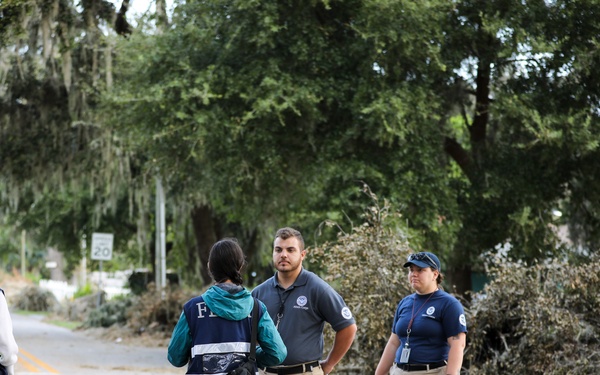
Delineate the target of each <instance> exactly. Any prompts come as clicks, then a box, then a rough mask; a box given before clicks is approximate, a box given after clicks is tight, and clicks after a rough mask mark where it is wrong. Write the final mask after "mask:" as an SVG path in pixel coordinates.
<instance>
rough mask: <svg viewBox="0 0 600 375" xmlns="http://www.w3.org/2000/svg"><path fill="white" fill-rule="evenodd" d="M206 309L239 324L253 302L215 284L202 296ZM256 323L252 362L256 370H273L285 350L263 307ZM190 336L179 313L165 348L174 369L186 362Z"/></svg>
mask: <svg viewBox="0 0 600 375" xmlns="http://www.w3.org/2000/svg"><path fill="white" fill-rule="evenodd" d="M202 297H203V299H204V302H205V303H206V306H207V307H208V308H209V309H210V310H211V311H212V312H213V313H214V314H216V315H218V316H220V317H222V318H225V319H227V320H242V319H244V318H247V317H248V316H249V315H250V314H251V313H252V307H253V306H254V299H253V298H252V295H251V294H250V292H249V291H248V290H246V289H245V288H243V287H241V286H237V285H235V284H218V285H213V286H212V287H210V288H209V289H208V290H207V291H206V292H205V293H204V294H203V295H202ZM260 307H261V309H262V311H263V314H262V317H261V318H260V320H259V322H258V338H257V341H258V344H259V346H258V347H257V348H256V360H257V363H258V367H261V368H262V367H270V366H276V365H278V364H280V363H282V362H283V360H284V359H285V357H286V356H287V349H286V347H285V344H284V343H283V340H282V339H281V336H280V335H279V332H277V328H275V324H274V323H273V320H272V319H271V317H270V315H269V313H268V312H267V309H266V307H265V305H264V304H263V303H262V302H261V303H260ZM191 348H192V335H191V332H190V328H189V325H188V322H187V319H186V316H185V313H183V312H182V313H181V315H180V317H179V321H178V322H177V325H176V326H175V328H174V330H173V335H172V336H171V341H170V343H169V347H168V355H167V359H168V360H169V362H170V363H171V364H172V365H173V366H176V367H182V366H184V365H186V364H188V362H189V361H190V356H191Z"/></svg>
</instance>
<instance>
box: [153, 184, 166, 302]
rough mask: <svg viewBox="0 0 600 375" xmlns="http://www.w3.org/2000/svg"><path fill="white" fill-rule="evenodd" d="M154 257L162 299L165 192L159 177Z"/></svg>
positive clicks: (163, 289)
mask: <svg viewBox="0 0 600 375" xmlns="http://www.w3.org/2000/svg"><path fill="white" fill-rule="evenodd" d="M155 248H156V250H155V251H156V256H155V259H156V261H155V268H156V275H155V282H156V289H157V290H160V292H161V297H162V298H164V295H165V287H166V286H167V270H166V268H167V259H166V258H167V250H166V229H165V192H164V190H163V186H162V181H161V179H160V177H156V246H155Z"/></svg>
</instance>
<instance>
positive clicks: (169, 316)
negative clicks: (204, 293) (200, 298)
mask: <svg viewBox="0 0 600 375" xmlns="http://www.w3.org/2000/svg"><path fill="white" fill-rule="evenodd" d="M193 296H194V295H193V294H191V293H190V292H185V291H184V290H183V289H181V288H180V287H179V286H178V285H174V286H171V287H169V288H167V289H166V290H165V294H164V298H162V297H161V295H160V292H158V291H156V288H155V287H154V283H151V284H149V287H148V291H147V292H145V293H143V294H142V295H141V296H139V297H138V298H137V300H136V301H137V302H136V303H135V305H134V306H132V307H131V308H130V309H128V310H127V317H128V320H127V325H128V326H129V327H130V328H131V329H132V330H133V331H134V332H138V333H142V332H144V331H146V330H148V328H150V327H151V328H152V330H153V331H154V332H165V333H168V334H170V333H171V332H172V330H173V328H174V327H175V324H177V321H178V320H179V316H180V315H181V311H182V309H183V304H184V303H185V302H187V301H188V300H189V299H190V298H192V297H193ZM140 306H143V308H140Z"/></svg>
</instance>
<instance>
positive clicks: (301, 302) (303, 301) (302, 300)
mask: <svg viewBox="0 0 600 375" xmlns="http://www.w3.org/2000/svg"><path fill="white" fill-rule="evenodd" d="M306 302H308V300H307V299H306V296H300V297H298V299H297V300H296V304H297V305H298V306H300V307H303V306H304V305H306Z"/></svg>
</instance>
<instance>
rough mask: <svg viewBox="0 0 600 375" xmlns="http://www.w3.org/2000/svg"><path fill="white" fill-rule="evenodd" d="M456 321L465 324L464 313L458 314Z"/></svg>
mask: <svg viewBox="0 0 600 375" xmlns="http://www.w3.org/2000/svg"><path fill="white" fill-rule="evenodd" d="M458 321H459V322H460V324H461V325H463V326H465V327H466V326H467V318H465V314H460V316H459V317H458Z"/></svg>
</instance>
